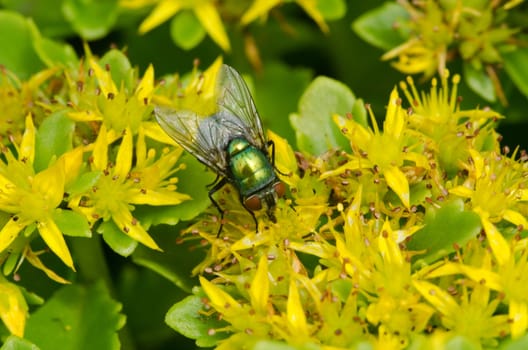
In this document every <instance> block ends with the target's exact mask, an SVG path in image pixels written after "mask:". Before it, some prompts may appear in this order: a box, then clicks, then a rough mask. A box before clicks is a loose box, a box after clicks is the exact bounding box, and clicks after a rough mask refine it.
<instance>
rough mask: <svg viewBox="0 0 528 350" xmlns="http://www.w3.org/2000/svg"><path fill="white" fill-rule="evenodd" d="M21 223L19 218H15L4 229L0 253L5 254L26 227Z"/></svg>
mask: <svg viewBox="0 0 528 350" xmlns="http://www.w3.org/2000/svg"><path fill="white" fill-rule="evenodd" d="M20 221H21V220H20V219H19V218H18V217H16V216H14V217H12V218H11V219H10V220H9V221H8V222H6V224H5V225H4V227H2V230H1V231H0V252H3V251H4V250H5V249H6V248H7V247H9V245H10V244H11V243H12V242H13V241H14V240H15V238H17V236H18V234H19V232H20V231H21V230H22V229H23V228H24V227H26V224H24V223H22V222H20Z"/></svg>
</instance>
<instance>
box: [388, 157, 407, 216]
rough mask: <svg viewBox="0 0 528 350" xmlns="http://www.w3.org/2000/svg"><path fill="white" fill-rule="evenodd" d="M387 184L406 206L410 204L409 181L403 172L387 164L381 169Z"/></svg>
mask: <svg viewBox="0 0 528 350" xmlns="http://www.w3.org/2000/svg"><path fill="white" fill-rule="evenodd" d="M383 176H384V177H385V181H387V185H388V186H389V187H390V188H391V189H392V190H393V191H394V192H395V193H396V194H397V195H398V197H400V200H401V201H402V203H403V205H404V206H405V207H406V208H409V206H410V202H409V201H410V193H409V182H407V178H406V177H405V174H404V173H403V172H402V171H401V170H400V168H398V167H396V166H389V167H387V168H386V169H384V170H383Z"/></svg>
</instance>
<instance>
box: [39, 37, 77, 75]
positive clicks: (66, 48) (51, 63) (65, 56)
mask: <svg viewBox="0 0 528 350" xmlns="http://www.w3.org/2000/svg"><path fill="white" fill-rule="evenodd" d="M33 48H34V49H35V52H36V53H37V55H38V57H39V58H40V59H41V61H42V62H44V63H45V64H46V66H48V67H50V68H52V67H56V66H57V65H62V66H72V67H73V66H75V65H77V64H78V63H79V59H78V58H77V54H76V53H75V50H74V49H73V47H72V46H71V45H69V44H66V43H62V42H59V41H55V40H52V39H48V38H46V37H43V36H41V35H40V34H39V33H35V34H34V40H33Z"/></svg>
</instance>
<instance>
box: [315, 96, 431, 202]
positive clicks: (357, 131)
mask: <svg viewBox="0 0 528 350" xmlns="http://www.w3.org/2000/svg"><path fill="white" fill-rule="evenodd" d="M369 111H370V109H369ZM370 115H371V121H372V127H373V130H370V129H366V128H364V127H363V126H362V125H360V124H359V123H357V122H355V121H354V120H352V119H348V118H343V117H340V116H335V117H334V120H335V121H336V123H337V125H338V126H339V128H340V129H341V130H342V131H343V133H344V134H345V136H346V137H347V138H348V139H349V140H350V143H351V146H352V150H353V153H354V154H353V155H351V156H349V158H350V160H349V161H348V162H347V163H345V164H344V165H342V166H340V167H338V168H337V169H335V170H330V171H327V172H325V173H323V174H322V176H321V179H326V178H328V177H330V176H336V175H340V174H342V173H345V172H346V171H351V170H362V169H372V170H373V171H374V172H375V173H380V174H382V175H383V177H384V178H385V181H386V183H387V186H388V187H389V188H391V189H392V190H393V191H394V192H395V193H396V194H397V195H398V197H399V198H400V200H401V202H402V204H403V205H404V206H405V207H406V208H409V206H410V197H409V196H410V193H409V181H408V180H407V177H406V175H405V173H404V172H403V171H402V169H401V168H402V166H403V164H404V162H405V161H411V162H413V163H414V164H415V165H416V167H420V168H427V167H428V164H427V159H426V158H425V156H424V155H423V154H421V153H418V152H413V151H412V148H413V144H412V142H415V141H413V140H412V139H411V138H409V134H408V132H407V130H406V127H407V115H406V112H405V111H404V110H403V109H402V106H401V100H400V97H399V95H398V92H397V90H396V89H394V90H393V91H392V93H391V96H390V99H389V105H388V107H387V114H386V117H385V121H384V123H383V130H384V131H383V132H381V131H380V130H379V128H378V124H377V122H376V119H375V118H374V116H373V115H372V113H370Z"/></svg>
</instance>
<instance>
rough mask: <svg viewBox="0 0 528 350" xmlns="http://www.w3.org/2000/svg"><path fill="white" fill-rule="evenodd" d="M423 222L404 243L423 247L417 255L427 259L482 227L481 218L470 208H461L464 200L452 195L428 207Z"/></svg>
mask: <svg viewBox="0 0 528 350" xmlns="http://www.w3.org/2000/svg"><path fill="white" fill-rule="evenodd" d="M424 223H425V226H424V228H422V229H421V230H419V231H418V232H416V233H415V234H414V235H413V236H412V238H411V240H410V241H409V242H408V243H407V248H408V249H409V250H416V251H422V250H425V253H424V255H419V256H418V257H417V258H418V259H423V260H424V261H425V262H427V263H430V262H433V261H436V260H438V259H440V258H442V257H444V256H446V255H448V254H450V253H452V252H453V251H454V249H455V248H454V245H455V244H458V245H459V246H463V245H464V244H465V243H466V242H467V241H468V240H470V239H472V238H474V237H475V236H476V235H477V234H478V233H479V232H480V230H481V229H482V226H481V224H480V218H479V216H478V215H477V214H475V213H474V212H472V211H467V210H465V209H464V202H463V201H462V200H461V199H455V200H453V201H451V202H447V203H445V204H444V205H442V207H441V208H439V209H436V208H435V207H433V206H430V207H428V208H427V211H426V215H425V218H424Z"/></svg>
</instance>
